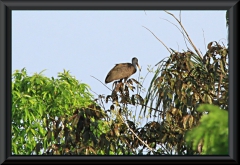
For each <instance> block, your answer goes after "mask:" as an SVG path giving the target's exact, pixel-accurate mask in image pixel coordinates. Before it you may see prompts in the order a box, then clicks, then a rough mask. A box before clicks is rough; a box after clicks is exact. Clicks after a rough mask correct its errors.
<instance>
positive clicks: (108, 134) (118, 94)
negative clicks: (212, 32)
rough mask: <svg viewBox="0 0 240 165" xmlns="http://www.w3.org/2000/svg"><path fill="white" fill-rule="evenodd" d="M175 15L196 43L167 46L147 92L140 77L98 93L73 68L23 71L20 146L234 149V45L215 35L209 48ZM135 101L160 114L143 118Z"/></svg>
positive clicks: (15, 126) (16, 78)
mask: <svg viewBox="0 0 240 165" xmlns="http://www.w3.org/2000/svg"><path fill="white" fill-rule="evenodd" d="M167 13H168V14H171V13H169V12H167ZM171 15H172V14H171ZM172 16H173V17H174V18H175V19H176V20H177V22H178V23H179V25H180V27H181V29H182V30H183V34H184V37H185V39H186V40H187V41H188V42H189V43H190V45H191V46H192V48H193V50H194V51H191V50H189V51H183V52H177V51H174V50H172V49H169V48H167V49H168V51H169V57H168V58H165V59H163V60H161V59H159V60H161V61H160V62H159V63H158V64H157V69H156V70H155V72H154V76H153V78H152V81H151V83H150V84H149V86H148V87H147V88H148V90H147V94H146V95H145V96H142V94H141V93H140V92H139V90H137V89H141V88H142V85H141V83H140V82H138V81H137V80H135V79H129V80H128V81H127V82H124V83H123V82H116V83H114V88H113V90H112V92H111V93H110V94H107V96H106V97H104V96H103V95H100V97H99V98H97V99H94V98H93V95H92V94H91V92H90V90H89V89H90V87H89V86H88V85H87V84H84V83H80V82H79V81H78V80H76V79H75V78H74V77H73V76H72V75H70V74H69V72H68V71H65V70H64V72H63V73H59V74H58V77H57V78H53V77H52V78H48V77H45V76H44V75H43V74H42V73H39V74H34V75H32V76H30V75H28V74H27V70H26V69H25V68H23V69H22V70H20V71H19V70H17V71H15V72H14V73H13V75H12V153H13V154H16V155H19V154H20V155H31V154H43V155H141V154H145V153H147V154H154V155H197V154H208V155H212V154H222V155H227V154H228V99H229V98H228V86H229V71H228V48H226V47H225V46H224V45H223V44H221V43H218V42H215V41H213V42H210V43H209V44H208V45H207V48H208V50H207V51H206V53H205V54H204V55H202V54H201V53H200V52H199V51H198V50H197V49H196V47H195V45H194V44H193V43H192V41H191V39H190V37H189V35H188V34H187V32H186V31H185V30H184V27H183V25H182V24H181V22H180V21H179V20H178V19H177V18H176V17H175V16H174V15H172ZM226 19H227V17H226ZM227 20H228V19H227ZM227 23H228V22H227ZM146 29H147V28H146ZM147 30H149V29H147ZM149 31H150V30H149ZM150 32H151V31H150ZM152 34H153V33H152ZM154 36H155V35H154ZM155 37H156V36H155ZM106 103H108V104H109V103H110V106H109V108H107V106H105V104H106ZM130 106H135V107H137V106H138V107H140V108H141V109H140V110H141V113H140V114H138V115H139V117H141V116H143V117H146V116H147V115H150V116H151V117H154V120H152V121H149V122H147V123H142V124H143V125H139V124H138V123H137V122H136V120H135V119H134V118H133V117H132V114H131V111H130V108H129V107H130Z"/></svg>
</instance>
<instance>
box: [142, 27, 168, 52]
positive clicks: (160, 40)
mask: <svg viewBox="0 0 240 165" xmlns="http://www.w3.org/2000/svg"><path fill="white" fill-rule="evenodd" d="M143 27H144V28H145V29H147V30H148V31H150V32H151V33H152V34H153V35H154V37H155V38H156V39H157V40H158V41H160V42H161V43H162V44H163V46H165V48H166V49H167V50H168V51H169V53H170V54H172V53H171V51H170V50H169V49H168V47H167V46H166V45H165V44H164V43H163V42H162V41H161V40H160V39H159V38H158V37H157V36H156V35H155V34H154V33H153V32H152V31H151V30H149V29H148V28H146V27H145V26H143Z"/></svg>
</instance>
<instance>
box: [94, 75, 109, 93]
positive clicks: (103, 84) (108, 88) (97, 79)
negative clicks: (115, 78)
mask: <svg viewBox="0 0 240 165" xmlns="http://www.w3.org/2000/svg"><path fill="white" fill-rule="evenodd" d="M91 77H93V78H95V79H96V80H98V81H99V82H100V83H102V84H103V85H104V86H105V87H107V86H106V85H105V84H104V83H103V82H102V81H100V80H99V79H97V78H96V77H94V76H91ZM107 88H108V87H107ZM108 89H109V90H110V91H112V90H111V89H110V88H108Z"/></svg>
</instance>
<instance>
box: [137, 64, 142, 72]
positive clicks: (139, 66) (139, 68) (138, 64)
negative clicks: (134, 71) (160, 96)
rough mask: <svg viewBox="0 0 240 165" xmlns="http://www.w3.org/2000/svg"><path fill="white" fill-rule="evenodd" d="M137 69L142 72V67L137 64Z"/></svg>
mask: <svg viewBox="0 0 240 165" xmlns="http://www.w3.org/2000/svg"><path fill="white" fill-rule="evenodd" d="M137 67H138V69H139V70H140V71H141V68H140V66H139V64H138V63H137Z"/></svg>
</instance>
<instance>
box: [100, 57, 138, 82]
mask: <svg viewBox="0 0 240 165" xmlns="http://www.w3.org/2000/svg"><path fill="white" fill-rule="evenodd" d="M137 67H138V69H139V70H141V69H140V66H139V64H138V59H137V58H136V57H134V58H132V63H120V64H116V65H115V67H113V68H112V69H111V70H110V71H109V73H108V74H107V77H106V79H105V83H110V82H112V81H114V80H120V81H121V80H122V79H124V80H125V81H126V80H127V79H128V78H129V77H130V76H131V75H133V74H134V73H135V72H136V71H137Z"/></svg>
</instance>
